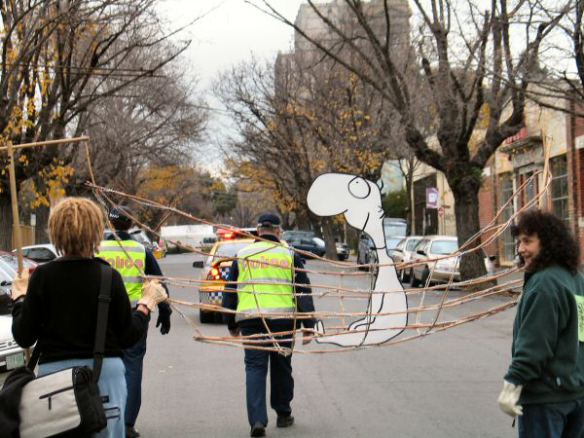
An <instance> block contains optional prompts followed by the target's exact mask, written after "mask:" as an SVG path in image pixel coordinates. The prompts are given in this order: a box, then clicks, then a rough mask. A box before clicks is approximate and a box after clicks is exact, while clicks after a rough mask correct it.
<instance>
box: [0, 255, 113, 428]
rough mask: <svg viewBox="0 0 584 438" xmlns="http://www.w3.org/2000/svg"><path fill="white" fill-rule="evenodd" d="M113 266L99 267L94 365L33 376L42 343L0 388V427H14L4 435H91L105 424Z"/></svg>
mask: <svg viewBox="0 0 584 438" xmlns="http://www.w3.org/2000/svg"><path fill="white" fill-rule="evenodd" d="M111 281H112V270H111V268H109V267H108V266H105V265H104V266H101V285H100V292H99V296H98V310H97V324H96V330H95V344H94V349H93V357H94V363H93V369H91V368H90V367H87V366H76V367H72V368H67V369H64V370H62V371H58V372H55V373H51V374H47V375H44V376H42V377H37V378H35V376H34V373H33V370H34V368H35V366H36V363H37V361H38V358H39V356H40V351H39V350H38V345H37V346H36V347H35V349H34V351H33V354H32V356H31V358H30V360H29V362H28V364H27V365H26V367H21V368H18V369H16V370H14V371H13V372H12V373H11V374H10V375H9V376H8V378H7V380H6V382H5V384H4V386H3V387H2V390H1V391H0V407H2V409H4V407H5V406H6V407H7V408H8V411H6V412H5V413H4V414H2V416H6V417H10V418H6V422H5V421H4V420H5V419H4V418H2V416H0V427H1V428H2V429H4V427H5V426H9V427H11V429H8V430H6V431H5V432H9V433H10V434H6V435H4V433H5V432H3V433H2V436H9V437H16V438H18V437H21V438H43V437H53V436H56V437H59V436H61V437H64V436H74V437H85V436H87V437H89V436H91V435H92V434H93V433H95V432H99V431H100V430H102V429H104V428H105V427H106V426H107V419H106V415H105V411H104V407H103V401H102V397H101V395H100V394H99V387H98V385H97V382H98V380H99V376H100V374H101V366H102V361H103V357H104V349H105V334H106V326H107V319H108V312H109V303H110V301H111V298H110V292H111Z"/></svg>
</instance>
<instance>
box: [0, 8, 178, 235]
mask: <svg viewBox="0 0 584 438" xmlns="http://www.w3.org/2000/svg"><path fill="white" fill-rule="evenodd" d="M155 4H156V1H155V0H132V1H130V0H96V1H91V0H69V1H57V0H49V1H23V0H15V1H11V2H2V5H1V7H0V12H1V15H2V24H3V27H4V31H5V32H4V33H3V35H2V37H1V38H2V39H1V41H2V53H1V59H0V61H1V63H2V75H1V77H0V96H1V97H2V99H3V105H2V108H1V109H0V136H1V138H2V140H3V142H6V141H13V142H15V143H20V142H23V141H33V140H45V139H50V138H62V137H63V136H65V135H78V134H80V133H82V132H85V131H86V129H87V128H88V126H89V121H90V114H91V110H92V108H93V107H94V106H95V105H96V104H97V103H98V102H100V101H102V100H103V99H106V98H108V99H109V98H111V97H112V96H118V95H120V94H121V93H123V92H124V90H125V89H126V88H128V87H130V86H132V85H134V84H136V83H137V82H139V81H145V80H153V79H156V78H158V79H161V78H162V75H163V73H162V72H161V71H162V69H163V68H164V67H165V66H167V65H168V64H169V63H170V62H171V61H172V60H174V59H176V57H177V56H178V55H179V54H180V53H181V52H182V51H183V50H184V49H185V48H186V47H187V45H188V42H185V43H181V44H179V45H171V44H169V43H168V41H167V40H168V38H169V36H170V34H169V33H164V32H162V26H161V24H160V23H159V20H158V18H157V16H156V13H155V9H154V6H155ZM154 49H156V50H158V53H159V54H162V55H163V56H156V57H148V56H145V54H146V53H153V51H154ZM132 60H133V61H135V62H136V63H134V64H132V63H131V61H132ZM142 84H143V85H142V89H143V90H144V89H145V88H146V86H145V85H144V82H142ZM73 151H74V149H73V148H72V149H63V148H44V149H42V150H39V149H36V150H33V149H31V150H26V151H22V152H19V153H18V154H17V157H16V158H17V161H16V164H17V180H18V182H19V183H20V182H22V181H25V180H27V179H29V178H33V180H34V183H35V188H36V190H38V191H39V192H42V191H43V190H45V187H44V186H46V183H47V181H46V178H39V177H38V175H45V176H47V175H51V174H52V172H47V171H46V169H53V168H63V167H67V166H71V165H74V164H75V161H74V160H75V159H76V154H75V153H74V152H73ZM64 182H66V181H65V179H64ZM6 188H7V179H6V176H5V175H2V176H0V213H1V214H2V216H3V217H5V218H8V220H6V221H3V223H2V224H3V227H2V228H3V229H2V230H0V246H3V247H8V246H9V245H10V239H9V236H10V233H9V232H7V231H8V230H7V229H6V227H7V224H9V223H10V220H9V218H10V217H11V212H10V210H9V208H8V206H9V198H8V196H7V190H6ZM45 213H46V211H45ZM41 216H46V214H45V215H41ZM39 228H40V229H43V228H44V227H43V225H42V217H41V223H40V226H39Z"/></svg>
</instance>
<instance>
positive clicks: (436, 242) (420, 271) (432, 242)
mask: <svg viewBox="0 0 584 438" xmlns="http://www.w3.org/2000/svg"><path fill="white" fill-rule="evenodd" d="M457 251H458V238H457V237H456V236H441V235H435V236H424V237H423V238H422V239H421V240H420V241H419V242H418V244H417V245H416V247H415V253H414V254H413V261H416V262H417V263H416V265H414V266H413V267H412V268H410V279H411V281H412V286H413V287H417V286H420V285H422V284H426V282H428V277H429V276H430V274H432V277H431V278H430V279H429V283H430V284H431V283H447V282H448V281H450V279H451V278H452V280H453V281H460V272H459V271H458V259H459V257H457V256H452V257H448V258H444V259H442V260H438V261H436V260H434V259H437V258H440V257H444V256H445V255H448V254H454V253H456V252H457Z"/></svg>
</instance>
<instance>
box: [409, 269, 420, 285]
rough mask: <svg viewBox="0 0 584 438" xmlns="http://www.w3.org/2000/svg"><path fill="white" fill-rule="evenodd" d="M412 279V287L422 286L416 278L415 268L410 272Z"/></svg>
mask: <svg viewBox="0 0 584 438" xmlns="http://www.w3.org/2000/svg"><path fill="white" fill-rule="evenodd" d="M410 279H411V280H412V287H418V286H420V281H419V280H418V279H417V278H416V274H415V273H414V269H413V268H412V269H411V270H410Z"/></svg>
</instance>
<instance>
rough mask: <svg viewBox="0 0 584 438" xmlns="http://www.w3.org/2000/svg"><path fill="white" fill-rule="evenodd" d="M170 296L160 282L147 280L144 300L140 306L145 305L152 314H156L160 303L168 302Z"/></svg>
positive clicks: (143, 293)
mask: <svg viewBox="0 0 584 438" xmlns="http://www.w3.org/2000/svg"><path fill="white" fill-rule="evenodd" d="M167 298H168V295H167V294H166V291H165V290H164V288H163V287H162V285H161V284H160V281H158V280H146V282H145V283H144V290H143V292H142V298H141V299H140V301H138V304H144V305H145V306H146V307H148V309H149V310H150V311H151V312H154V309H156V306H157V305H158V303H161V302H162V301H164V300H166V299H167Z"/></svg>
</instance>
